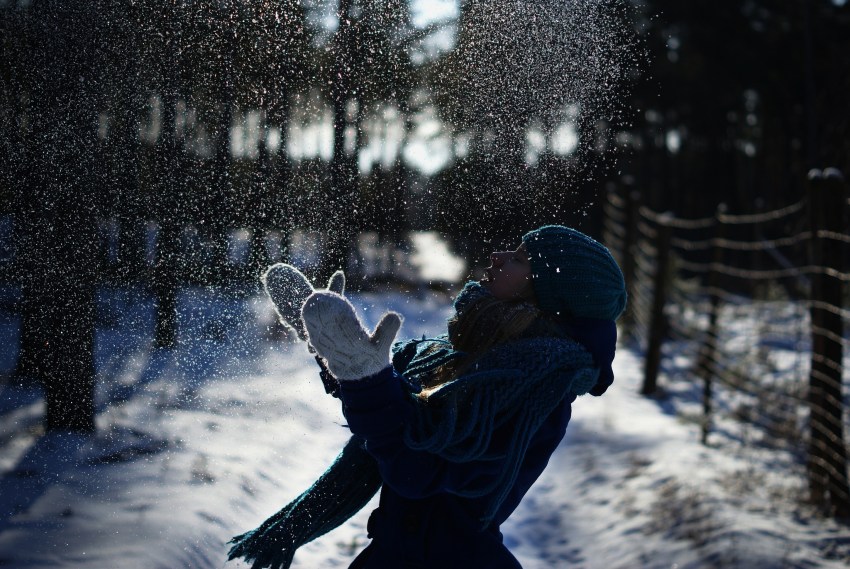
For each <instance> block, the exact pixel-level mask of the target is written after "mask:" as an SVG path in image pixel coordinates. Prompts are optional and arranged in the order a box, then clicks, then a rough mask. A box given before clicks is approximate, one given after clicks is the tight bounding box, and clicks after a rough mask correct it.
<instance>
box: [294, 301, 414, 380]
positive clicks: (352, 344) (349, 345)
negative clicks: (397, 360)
mask: <svg viewBox="0 0 850 569" xmlns="http://www.w3.org/2000/svg"><path fill="white" fill-rule="evenodd" d="M301 316H302V318H303V321H304V327H305V328H306V329H307V335H308V337H309V342H310V344H311V345H312V346H313V349H315V350H316V353H317V354H319V356H320V357H321V358H322V359H324V360H325V362H326V363H327V366H328V369H329V370H330V371H331V373H332V374H333V375H334V376H335V377H336V378H337V379H339V380H340V381H351V380H357V379H361V378H364V377H369V376H371V375H375V374H376V373H378V372H379V371H381V370H383V369H384V368H386V367H387V366H388V365H390V349H391V348H392V344H393V341H394V340H395V336H396V334H397V333H398V330H399V328H400V327H401V316H400V315H399V314H397V313H395V312H386V313H384V315H383V316H382V317H381V321H380V322H378V325H377V326H376V327H375V331H374V332H373V333H371V334H370V333H369V332H368V331H367V330H366V328H365V327H364V326H363V324H361V322H360V320H359V319H358V318H357V314H356V313H355V312H354V307H353V306H352V305H351V303H349V302H348V301H347V300H346V299H345V298H344V297H343V296H341V295H339V294H336V293H333V292H325V291H320V292H314V293H313V294H311V295H310V296H309V298H307V300H306V302H305V303H304V307H303V308H302V309H301Z"/></svg>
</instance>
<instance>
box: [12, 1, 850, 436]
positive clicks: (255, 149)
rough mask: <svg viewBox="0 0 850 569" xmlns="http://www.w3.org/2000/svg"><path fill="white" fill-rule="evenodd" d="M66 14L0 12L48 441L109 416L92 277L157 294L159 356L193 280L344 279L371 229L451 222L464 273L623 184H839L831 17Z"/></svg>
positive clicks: (317, 8) (744, 9) (487, 11)
mask: <svg viewBox="0 0 850 569" xmlns="http://www.w3.org/2000/svg"><path fill="white" fill-rule="evenodd" d="M64 4H67V3H62V2H55V1H52V0H4V1H0V27H2V34H0V42H2V43H0V46H2V50H3V53H2V57H0V84H2V89H1V90H0V101H2V105H0V160H2V164H3V167H2V168H0V196H2V197H3V201H2V204H3V210H2V212H0V214H2V215H3V216H4V217H3V218H2V219H3V225H2V227H3V228H5V229H3V231H5V232H6V234H5V236H4V239H5V241H4V243H3V245H2V248H0V249H1V251H0V252H2V255H3V258H2V263H0V270H2V277H3V281H4V282H6V283H9V284H10V285H12V286H17V287H19V289H18V290H19V294H18V296H17V297H16V298H17V300H16V301H15V302H16V303H17V304H16V307H17V308H16V309H18V310H19V311H20V313H21V318H22V320H21V321H22V325H21V346H20V353H19V358H18V364H17V365H18V367H17V374H16V377H17V381H20V382H32V381H37V382H43V383H44V384H45V385H56V386H58V387H57V388H56V389H57V391H56V393H57V394H58V395H56V397H59V398H60V399H61V398H62V397H65V398H66V399H68V400H72V401H74V402H75V403H73V404H72V405H71V407H73V408H74V409H75V410H76V409H79V410H80V411H79V416H78V417H76V418H73V416H74V413H65V412H64V411H63V412H60V413H58V414H56V415H55V416H57V417H60V419H57V421H58V422H57V423H56V426H59V427H61V426H65V427H68V426H70V427H73V428H80V429H87V428H91V426H92V425H93V422H92V413H93V411H92V408H91V405H90V397H91V396H90V394H91V391H92V387H91V385H92V381H93V379H92V377H93V376H92V372H91V367H92V365H91V363H90V361H89V358H88V356H85V357H76V356H71V355H69V354H90V353H91V346H90V344H91V334H92V330H93V326H94V320H93V319H94V313H95V304H94V295H95V290H96V287H97V286H107V285H109V286H137V287H147V288H148V289H149V290H150V291H151V292H152V293H153V294H154V296H155V298H156V299H157V304H158V307H159V316H158V319H157V320H158V324H157V326H158V327H157V343H158V345H160V346H162V347H168V346H170V345H173V343H174V342H175V341H176V331H175V328H174V326H175V324H174V322H175V316H174V295H175V291H176V289H177V288H178V287H180V286H185V285H187V284H188V285H211V286H213V285H214V286H230V285H232V284H233V283H240V282H250V283H255V282H256V277H257V274H258V273H259V271H261V270H262V268H263V267H265V266H266V265H267V264H268V263H270V262H274V261H277V260H280V259H284V258H287V259H288V258H290V253H291V252H292V250H293V245H294V244H297V243H303V242H308V243H315V244H316V247H314V248H313V251H314V252H315V253H316V255H312V256H311V255H307V256H303V255H302V257H303V258H302V259H301V260H300V262H302V263H303V264H304V268H305V269H306V270H307V271H308V272H310V273H311V274H316V275H318V276H320V277H325V276H327V275H328V274H329V273H330V272H331V271H333V270H334V269H336V268H338V267H341V266H342V267H346V268H348V269H349V270H350V272H352V275H353V277H354V278H355V279H356V278H357V270H358V263H357V261H358V257H357V255H356V254H355V249H356V246H357V236H358V234H361V233H363V232H372V233H374V234H376V235H377V242H378V243H381V244H386V246H388V247H391V248H392V247H403V246H404V244H405V241H406V235H407V233H408V232H409V231H410V230H437V231H439V232H440V234H441V235H442V236H443V237H444V238H445V239H447V240H449V241H450V242H451V243H452V244H453V246H454V247H455V249H456V250H457V251H458V252H460V253H461V254H463V255H465V256H467V257H468V258H469V259H470V261H471V263H472V265H473V266H474V265H475V263H476V262H478V261H479V260H480V261H482V262H483V259H485V258H486V252H487V251H488V250H489V249H490V248H496V247H506V246H509V245H511V244H514V242H515V241H516V240H517V238H518V237H519V235H520V234H521V233H522V232H523V231H525V230H527V229H529V228H531V227H533V226H535V225H537V224H539V223H544V222H560V223H566V224H571V225H575V226H578V227H580V228H582V229H583V230H585V231H587V232H588V233H590V234H593V235H597V236H598V235H600V234H601V228H600V209H601V208H599V207H596V206H597V205H598V204H599V202H600V198H601V195H602V193H603V192H604V191H606V189H608V188H610V187H612V186H614V187H619V186H622V187H627V188H634V189H639V190H641V193H642V196H643V200H644V201H645V202H646V203H648V204H649V205H650V206H651V207H653V208H654V209H656V210H670V211H673V212H674V213H676V214H677V215H680V216H683V217H695V216H697V217H698V216H705V215H711V214H713V212H714V211H715V209H716V206H717V204H718V203H719V202H725V203H727V204H728V205H729V208H730V211H731V212H732V213H734V212H735V211H746V212H750V211H753V210H754V209H758V208H764V209H770V208H773V207H776V206H781V205H783V204H787V203H791V202H794V201H796V200H797V199H799V197H800V196H802V194H803V192H804V187H805V174H806V171H807V170H808V169H809V168H811V167H814V166H817V167H823V166H835V167H838V168H840V169H842V170H843V171H844V172H847V171H848V168H850V164H848V161H850V148H848V144H850V137H848V134H850V130H848V114H850V110H848V109H849V108H848V107H847V105H846V102H845V101H846V94H847V93H848V89H850V84H848V83H850V70H848V66H850V59H848V58H847V57H845V56H844V54H846V53H847V52H848V47H850V46H848V43H850V33H848V32H850V7H848V6H847V5H846V3H845V2H844V1H841V0H790V1H788V2H782V3H777V2H769V1H767V0H745V1H743V2H731V1H724V2H716V1H714V2H709V1H708V0H693V1H689V2H674V1H672V0H629V1H623V2H613V1H612V2H607V1H602V0H575V1H572V2H564V1H562V0H557V1H556V0H544V1H541V2H533V3H532V2H521V1H519V0H499V1H495V2H494V1H484V0H458V1H456V2H453V1H451V0H444V1H442V2H431V3H430V4H428V6H430V7H431V8H436V10H435V11H432V12H430V13H426V12H425V11H424V7H425V6H426V4H425V3H423V2H420V1H416V0H412V1H411V2H407V1H406V0H371V1H367V0H337V1H331V0H327V1H325V0H278V1H274V2H273V1H268V0H216V1H211V0H194V1H188V0H168V1H163V0H116V1H113V2H105V1H102V0H98V1H94V2H88V3H85V6H82V5H81V6H79V7H77V6H76V5H75V6H74V7H69V6H66V5H64ZM239 242H244V243H247V244H248V245H247V248H245V249H244V250H243V249H240V248H239V247H237V246H236V244H237V243H239ZM71 360H73V365H71ZM63 366H64V367H63ZM51 382H52V383H51ZM68 386H73V388H72V389H71V388H69V387H68ZM63 390H64V391H63ZM63 394H64V395H63ZM79 401H83V403H82V404H79V405H78V404H77V402H79ZM86 401H88V403H85V402H86ZM60 406H61V405H60ZM75 412H76V411H75ZM65 416H67V417H71V418H69V419H67V421H66V420H64V419H62V418H61V417H65ZM50 424H51V425H52V424H53V423H50Z"/></svg>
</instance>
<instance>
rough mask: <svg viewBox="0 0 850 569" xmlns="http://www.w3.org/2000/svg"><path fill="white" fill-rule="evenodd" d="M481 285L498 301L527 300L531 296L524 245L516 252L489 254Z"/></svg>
mask: <svg viewBox="0 0 850 569" xmlns="http://www.w3.org/2000/svg"><path fill="white" fill-rule="evenodd" d="M480 282H481V284H482V285H483V286H484V287H485V288H486V289H487V290H488V291H490V294H492V295H493V296H495V297H496V298H498V299H499V300H515V299H519V298H524V299H528V298H530V297H531V296H532V288H531V263H529V261H528V254H527V253H526V252H525V245H520V246H519V248H518V249H517V250H516V251H498V252H494V253H491V254H490V266H489V267H487V268H486V269H485V270H484V277H483V278H482V279H481V281H480Z"/></svg>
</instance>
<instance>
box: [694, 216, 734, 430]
mask: <svg viewBox="0 0 850 569" xmlns="http://www.w3.org/2000/svg"><path fill="white" fill-rule="evenodd" d="M725 213H726V204H723V203H722V204H719V205H718V206H717V211H716V213H715V217H714V240H715V243H714V247H713V248H712V254H711V262H712V265H713V266H714V267H718V266H720V265H721V264H722V263H723V251H724V248H723V247H722V246H720V245H719V244H718V242H719V241H720V240H721V239H723V237H724V236H725V233H726V232H725V226H724V225H723V221H722V218H723V215H724V214H725ZM707 284H708V299H709V311H708V329H707V330H706V333H705V342H704V343H703V345H702V346H701V347H700V352H699V359H698V360H697V365H696V370H695V371H696V375H698V376H699V377H702V381H703V384H702V437H701V441H702V444H704V445H705V444H708V433H709V432H710V431H711V424H712V421H711V415H712V413H713V408H712V398H713V397H714V395H713V392H714V378H715V377H717V376H718V373H717V337H718V334H719V330H718V320H719V315H720V294H719V291H720V272H719V271H718V270H717V269H716V268H715V269H713V270H711V271H710V272H709V273H708V282H707Z"/></svg>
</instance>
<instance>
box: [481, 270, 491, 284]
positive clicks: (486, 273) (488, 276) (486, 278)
mask: <svg viewBox="0 0 850 569" xmlns="http://www.w3.org/2000/svg"><path fill="white" fill-rule="evenodd" d="M492 281H493V273H491V272H490V269H484V276H483V277H481V280H480V281H478V282H480V283H489V282H492Z"/></svg>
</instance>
